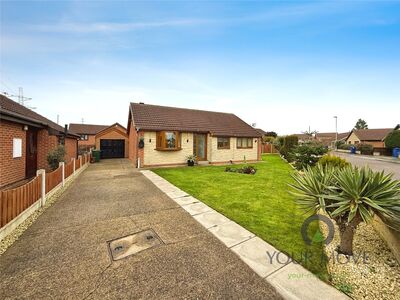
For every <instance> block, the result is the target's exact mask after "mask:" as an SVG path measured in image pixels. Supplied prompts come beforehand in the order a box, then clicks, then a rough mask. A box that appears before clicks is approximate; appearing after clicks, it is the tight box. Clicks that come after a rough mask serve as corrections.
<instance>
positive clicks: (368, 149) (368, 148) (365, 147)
mask: <svg viewBox="0 0 400 300" xmlns="http://www.w3.org/2000/svg"><path fill="white" fill-rule="evenodd" d="M356 149H357V151H360V152H361V154H365V155H372V154H374V147H373V146H372V145H370V144H364V143H360V144H357V145H356Z"/></svg>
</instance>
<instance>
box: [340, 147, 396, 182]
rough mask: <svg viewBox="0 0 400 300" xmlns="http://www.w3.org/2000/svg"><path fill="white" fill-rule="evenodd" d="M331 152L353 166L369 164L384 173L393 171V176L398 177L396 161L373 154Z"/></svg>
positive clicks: (373, 168)
mask: <svg viewBox="0 0 400 300" xmlns="http://www.w3.org/2000/svg"><path fill="white" fill-rule="evenodd" d="M333 154H334V155H336V156H340V157H342V158H344V159H345V160H347V161H348V162H350V163H352V164H353V165H355V166H359V167H363V166H369V167H370V168H371V169H372V170H374V171H382V170H383V171H385V172H386V173H393V178H396V179H400V163H398V162H391V161H388V160H384V159H380V158H379V157H378V158H376V157H373V156H364V155H356V154H348V153H342V152H333Z"/></svg>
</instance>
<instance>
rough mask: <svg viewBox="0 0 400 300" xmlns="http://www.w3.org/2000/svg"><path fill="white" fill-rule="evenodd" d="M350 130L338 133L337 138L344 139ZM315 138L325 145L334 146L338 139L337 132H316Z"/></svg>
mask: <svg viewBox="0 0 400 300" xmlns="http://www.w3.org/2000/svg"><path fill="white" fill-rule="evenodd" d="M349 133H350V132H343V133H338V134H337V140H338V142H339V141H344V140H345V139H346V138H347V137H348V135H349ZM315 139H316V140H317V141H319V142H320V143H322V144H323V145H324V146H327V147H331V148H334V147H335V141H336V132H317V133H316V134H315Z"/></svg>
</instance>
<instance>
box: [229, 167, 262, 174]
mask: <svg viewBox="0 0 400 300" xmlns="http://www.w3.org/2000/svg"><path fill="white" fill-rule="evenodd" d="M225 172H232V173H242V174H251V175H254V174H256V172H257V169H256V168H254V167H253V166H243V167H241V168H232V167H226V168H225Z"/></svg>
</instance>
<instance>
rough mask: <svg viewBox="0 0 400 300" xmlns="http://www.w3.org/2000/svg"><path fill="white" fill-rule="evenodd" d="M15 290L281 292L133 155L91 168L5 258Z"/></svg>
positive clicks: (0, 259) (0, 281) (7, 285)
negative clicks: (147, 236) (133, 239)
mask: <svg viewBox="0 0 400 300" xmlns="http://www.w3.org/2000/svg"><path fill="white" fill-rule="evenodd" d="M149 228H151V229H153V230H154V232H155V233H156V235H158V237H159V238H160V239H161V240H162V243H161V245H158V246H157V247H153V248H149V249H147V250H144V251H141V252H139V253H136V254H134V255H131V256H128V257H126V258H123V259H120V260H117V261H114V260H112V259H111V256H110V251H109V248H108V243H107V242H108V241H111V240H114V239H117V238H119V237H123V236H127V235H130V234H132V233H136V232H140V231H142V230H145V229H149ZM0 295H1V298H2V299H7V298H18V299H23V298H25V299H26V298H29V299H37V298H41V299H47V298H57V299H58V298H69V299H99V298H101V299H106V298H110V299H115V298H121V299H132V298H147V299H148V298H151V299H155V298H157V299H158V298H249V299H250V298H251V299H261V298H264V299H266V298H267V299H274V298H280V296H278V295H277V294H276V292H275V290H274V289H273V287H271V286H270V285H269V284H268V283H267V282H266V281H265V280H263V279H262V278H261V277H259V276H258V275H256V274H255V273H254V272H253V271H252V270H251V269H250V268H249V267H248V266H247V265H246V264H245V263H243V262H242V261H241V260H240V259H239V258H238V257H237V256H236V255H235V254H234V253H233V252H232V251H231V250H229V249H228V248H227V247H226V246H224V245H223V244H222V243H221V242H220V241H218V240H217V239H216V238H215V237H214V236H213V235H211V234H210V233H209V232H207V230H206V229H204V228H203V227H202V226H201V225H200V224H198V223H197V222H196V221H195V220H194V219H193V218H192V217H191V216H190V215H189V214H188V213H186V212H185V211H184V210H183V209H182V208H180V207H179V206H178V205H177V204H176V203H175V202H174V201H173V200H171V199H170V198H168V197H167V196H166V195H165V194H163V193H162V192H161V191H160V190H158V189H157V188H156V187H155V186H154V185H153V184H152V183H151V182H150V181H149V180H148V179H146V178H145V177H144V176H143V175H142V174H141V173H140V172H138V171H136V170H135V169H133V168H132V167H131V165H130V163H129V162H128V161H127V160H103V161H102V162H101V163H98V164H93V165H90V166H89V167H88V169H86V170H85V171H84V172H83V173H82V174H81V175H79V177H78V178H77V179H76V180H75V182H73V183H72V184H71V186H70V187H69V188H68V189H67V190H66V191H65V192H64V193H63V195H62V196H61V197H60V199H58V201H57V202H56V203H55V204H54V205H53V206H51V207H50V208H49V209H48V210H46V211H45V212H44V214H43V215H41V216H40V217H39V219H38V220H37V221H36V222H35V223H34V224H33V225H32V226H31V227H30V228H29V229H28V230H27V231H26V232H25V233H24V234H23V235H22V236H21V237H20V239H19V240H18V241H16V242H15V243H14V245H12V246H11V248H9V249H8V250H7V251H6V252H5V253H4V254H3V255H2V256H0Z"/></svg>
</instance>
